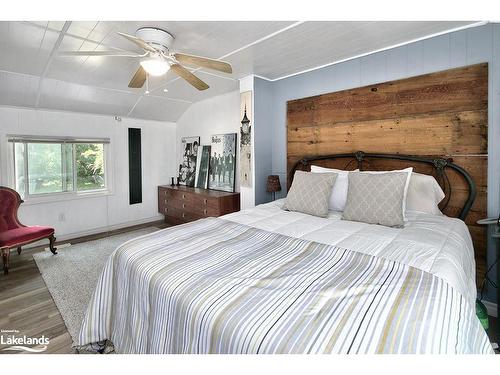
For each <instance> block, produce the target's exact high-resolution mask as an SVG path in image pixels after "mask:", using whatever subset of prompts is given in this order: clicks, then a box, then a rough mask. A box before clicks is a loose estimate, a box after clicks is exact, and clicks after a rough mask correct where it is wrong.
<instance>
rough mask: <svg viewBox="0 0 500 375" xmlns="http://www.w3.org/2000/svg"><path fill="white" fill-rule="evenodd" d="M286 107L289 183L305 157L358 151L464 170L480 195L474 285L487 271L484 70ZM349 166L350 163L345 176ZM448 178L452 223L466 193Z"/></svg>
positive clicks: (392, 165)
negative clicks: (442, 160) (440, 161)
mask: <svg viewBox="0 0 500 375" xmlns="http://www.w3.org/2000/svg"><path fill="white" fill-rule="evenodd" d="M287 104H288V105H287V137H288V139H287V168H288V177H289V181H290V170H291V168H292V167H293V165H294V164H295V163H296V162H297V161H298V160H300V159H301V158H303V157H306V156H308V157H310V156H321V155H330V154H338V153H349V152H355V151H358V150H361V151H364V152H369V153H389V154H407V155H419V156H439V157H447V158H453V161H454V162H455V163H456V164H458V165H460V166H462V167H463V168H464V169H465V170H467V171H468V172H469V173H470V174H471V175H472V177H473V179H474V181H475V182H476V184H477V188H478V195H477V198H476V201H475V203H474V205H473V207H472V210H471V211H470V213H469V215H468V216H467V218H466V224H467V225H468V227H469V230H470V232H471V235H472V238H473V242H474V247H475V252H476V265H477V281H478V285H479V282H481V281H482V278H483V277H484V273H485V270H486V232H485V229H484V227H480V226H478V225H476V223H475V222H476V220H478V219H480V218H482V217H485V216H486V191H487V152H488V64H487V63H484V64H477V65H471V66H466V67H462V68H456V69H450V70H446V71H441V72H436V73H431V74H426V75H421V76H417V77H411V78H406V79H401V80H397V81H391V82H385V83H381V84H375V85H370V86H365V87H360V88H355V89H350V90H344V91H339V92H333V93H328V94H324V95H319V96H314V97H309V98H303V99H298V100H292V101H289V102H288V103H287ZM335 163H337V164H336V165H333V164H334V163H333V162H332V163H330V164H328V162H327V164H328V165H329V166H332V167H334V166H336V167H342V165H340V164H338V163H339V162H338V161H337V162H335ZM406 163H408V162H406ZM402 164H404V163H402V162H400V161H399V162H394V161H383V160H372V161H370V166H369V169H374V170H377V169H379V170H384V169H388V170H390V169H398V168H400V167H402V166H403V165H402ZM323 165H325V164H324V163H323ZM328 165H325V166H328ZM408 165H410V164H408ZM355 167H356V166H355V164H353V165H352V168H351V169H354V168H355ZM415 167H416V171H418V172H421V173H427V174H432V167H425V166H415ZM448 174H449V177H450V182H451V184H452V186H453V192H452V194H451V196H450V198H451V200H450V203H449V205H448V207H447V208H446V210H445V213H446V214H447V215H449V216H455V215H456V214H457V213H458V210H459V208H460V207H461V205H462V203H463V202H464V201H465V199H466V195H467V187H466V184H465V181H464V180H463V179H462V178H461V177H460V176H459V175H457V174H455V173H453V172H448Z"/></svg>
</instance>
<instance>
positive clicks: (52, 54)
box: [35, 21, 71, 108]
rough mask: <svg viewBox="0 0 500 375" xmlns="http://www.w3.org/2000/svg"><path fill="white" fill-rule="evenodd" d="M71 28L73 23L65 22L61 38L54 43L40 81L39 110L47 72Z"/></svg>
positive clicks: (37, 99) (37, 97)
mask: <svg viewBox="0 0 500 375" xmlns="http://www.w3.org/2000/svg"><path fill="white" fill-rule="evenodd" d="M70 26H71V21H66V22H64V26H63V28H62V30H61V31H60V33H59V36H58V37H57V40H56V42H55V43H54V46H53V47H52V51H50V55H49V57H48V59H47V62H46V63H45V67H44V68H43V72H42V74H41V75H40V80H39V81H38V92H37V94H36V101H35V108H38V105H39V104H40V96H41V95H42V83H43V80H44V78H45V76H46V75H47V72H48V71H49V67H50V64H52V60H54V56H55V55H56V52H57V50H58V49H59V46H60V45H61V43H62V41H63V39H64V36H65V35H66V31H68V29H69V27H70Z"/></svg>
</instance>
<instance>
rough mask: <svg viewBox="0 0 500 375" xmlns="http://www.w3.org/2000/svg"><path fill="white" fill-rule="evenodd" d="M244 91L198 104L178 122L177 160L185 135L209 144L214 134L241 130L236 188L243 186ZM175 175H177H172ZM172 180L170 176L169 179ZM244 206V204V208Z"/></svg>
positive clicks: (178, 161) (188, 110) (178, 160)
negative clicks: (241, 169)
mask: <svg viewBox="0 0 500 375" xmlns="http://www.w3.org/2000/svg"><path fill="white" fill-rule="evenodd" d="M239 117H240V93H239V91H233V92H230V93H227V94H223V95H219V96H215V97H213V98H209V99H206V100H202V101H200V102H197V103H194V104H192V105H191V107H189V108H188V109H187V111H186V112H184V114H183V115H182V116H181V117H180V118H179V120H178V121H177V141H176V156H177V157H176V160H177V165H179V163H180V161H181V160H180V147H181V137H196V136H199V137H200V142H201V144H202V145H209V144H210V142H211V138H210V136H211V135H212V134H224V133H237V134H238V135H237V139H238V147H237V154H236V179H235V180H236V181H235V183H236V185H235V186H236V191H239V188H240V175H239V171H240V155H239V150H240V147H239V131H240V123H239V121H240V120H239ZM171 176H175V177H176V176H177V174H172V175H171ZM169 181H170V178H169ZM242 208H243V207H242Z"/></svg>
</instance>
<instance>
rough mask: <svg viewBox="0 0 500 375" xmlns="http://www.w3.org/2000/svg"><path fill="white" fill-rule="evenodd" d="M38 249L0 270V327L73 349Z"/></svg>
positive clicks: (58, 349)
mask: <svg viewBox="0 0 500 375" xmlns="http://www.w3.org/2000/svg"><path fill="white" fill-rule="evenodd" d="M153 225H154V226H156V227H158V228H164V227H165V226H166V225H165V224H163V223H152V224H146V225H139V226H135V227H131V228H126V229H121V230H117V231H113V232H108V233H103V234H99V235H92V236H86V237H80V238H77V239H74V240H71V241H64V242H71V243H72V244H75V243H82V242H86V241H92V240H96V239H99V238H104V237H108V236H111V235H115V234H119V233H125V232H127V231H132V230H137V229H140V228H144V227H148V226H153ZM40 251H43V247H39V248H33V249H28V250H23V252H22V253H21V255H18V254H17V252H15V251H13V252H12V254H11V257H10V263H11V268H10V273H9V274H8V275H4V274H3V272H1V273H0V330H13V329H15V330H18V331H19V334H18V336H22V335H26V336H29V337H40V336H42V335H45V337H48V338H49V339H50V343H49V345H48V348H47V350H46V351H45V352H44V353H75V350H74V349H73V348H72V347H71V344H72V340H71V337H70V335H69V333H68V330H67V329H66V326H65V324H64V321H63V319H62V317H61V314H60V313H59V310H58V309H57V307H56V304H55V303H54V300H53V299H52V296H51V295H50V293H49V290H48V289H47V286H46V285H45V282H44V281H43V279H42V276H41V275H40V271H39V270H38V267H37V266H36V263H35V261H34V260H33V254H35V253H37V252H40ZM56 256H57V255H56ZM496 324H497V320H496V319H495V318H493V317H491V318H490V327H491V328H490V332H489V333H488V334H489V336H490V340H491V341H492V342H496V339H497V338H496V335H495V334H494V332H495V327H496ZM6 346H7V345H1V344H0V354H7V353H9V354H13V353H18V352H11V351H8V352H7V351H2V350H1V349H3V348H4V347H6Z"/></svg>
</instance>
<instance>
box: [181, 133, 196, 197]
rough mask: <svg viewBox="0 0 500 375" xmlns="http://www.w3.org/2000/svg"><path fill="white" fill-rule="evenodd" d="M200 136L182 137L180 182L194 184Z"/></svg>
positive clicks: (188, 184)
mask: <svg viewBox="0 0 500 375" xmlns="http://www.w3.org/2000/svg"><path fill="white" fill-rule="evenodd" d="M199 145H200V137H182V138H181V154H180V159H179V160H180V162H179V184H180V185H186V186H191V187H193V186H194V183H195V178H196V158H197V155H198V147H199Z"/></svg>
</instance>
